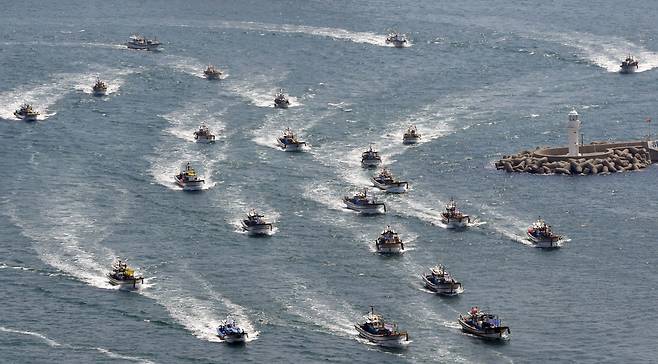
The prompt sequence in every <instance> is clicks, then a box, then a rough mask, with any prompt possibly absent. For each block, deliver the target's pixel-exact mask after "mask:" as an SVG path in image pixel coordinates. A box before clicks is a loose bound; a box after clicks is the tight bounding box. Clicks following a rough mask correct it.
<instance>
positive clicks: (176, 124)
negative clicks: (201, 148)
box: [162, 102, 226, 147]
mask: <svg viewBox="0 0 658 364" xmlns="http://www.w3.org/2000/svg"><path fill="white" fill-rule="evenodd" d="M213 105H214V104H213ZM225 111H226V109H223V110H221V111H218V112H211V111H210V110H209V107H208V106H207V105H206V107H200V105H199V103H198V102H193V103H187V104H185V105H184V106H183V108H182V109H180V110H175V111H172V112H170V113H168V114H165V115H162V117H163V118H164V119H165V120H167V121H168V122H169V124H170V125H171V127H170V128H167V129H166V130H167V132H169V133H170V134H172V135H174V136H176V137H178V138H180V139H183V140H185V141H188V142H195V139H194V132H195V131H196V130H198V128H199V125H201V124H206V125H207V126H208V128H209V129H210V131H211V132H212V133H213V134H215V136H216V140H218V139H219V138H221V136H222V135H223V131H224V129H225V128H226V125H225V124H224V123H223V122H222V121H221V119H220V118H221V116H222V115H223V114H224V112H225ZM209 147H214V146H209Z"/></svg>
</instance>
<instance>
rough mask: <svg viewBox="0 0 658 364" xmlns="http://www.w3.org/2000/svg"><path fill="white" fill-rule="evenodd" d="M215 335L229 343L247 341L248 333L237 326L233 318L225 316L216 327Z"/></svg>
mask: <svg viewBox="0 0 658 364" xmlns="http://www.w3.org/2000/svg"><path fill="white" fill-rule="evenodd" d="M217 337H219V338H220V339H221V340H222V341H225V342H227V343H229V344H240V343H244V342H245V341H247V338H248V337H249V334H248V333H247V332H246V331H245V330H244V329H242V328H241V327H240V326H238V324H236V323H235V321H234V320H233V319H231V318H228V317H227V318H226V320H224V321H222V323H221V324H220V325H219V327H217Z"/></svg>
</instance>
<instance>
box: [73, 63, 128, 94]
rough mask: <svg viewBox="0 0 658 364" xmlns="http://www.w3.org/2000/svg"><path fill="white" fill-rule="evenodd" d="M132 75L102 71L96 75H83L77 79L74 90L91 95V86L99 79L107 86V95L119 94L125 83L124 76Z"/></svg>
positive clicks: (124, 71)
mask: <svg viewBox="0 0 658 364" xmlns="http://www.w3.org/2000/svg"><path fill="white" fill-rule="evenodd" d="M132 73H134V71H130V70H118V69H103V70H101V71H99V72H97V73H95V74H94V73H85V74H82V75H80V77H79V78H78V79H77V81H76V83H75V85H74V88H75V89H76V90H78V91H82V92H84V93H85V94H88V95H91V94H92V93H93V86H94V83H96V79H97V78H98V79H100V80H102V81H104V82H105V83H106V84H107V94H108V95H112V94H115V93H117V92H119V89H120V88H121V86H123V84H124V83H125V82H126V76H129V75H130V74H132Z"/></svg>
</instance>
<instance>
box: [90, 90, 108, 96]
mask: <svg viewBox="0 0 658 364" xmlns="http://www.w3.org/2000/svg"><path fill="white" fill-rule="evenodd" d="M92 95H94V96H106V95H107V90H93V91H92Z"/></svg>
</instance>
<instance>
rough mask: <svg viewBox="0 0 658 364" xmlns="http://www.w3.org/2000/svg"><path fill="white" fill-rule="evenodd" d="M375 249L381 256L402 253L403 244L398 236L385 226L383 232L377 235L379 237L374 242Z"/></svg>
mask: <svg viewBox="0 0 658 364" xmlns="http://www.w3.org/2000/svg"><path fill="white" fill-rule="evenodd" d="M375 247H376V248H377V252H378V253H381V254H400V253H404V243H403V242H402V239H400V235H399V234H398V233H397V232H395V230H393V229H392V228H391V227H390V226H386V228H385V229H384V231H382V233H381V234H379V237H378V238H377V240H375Z"/></svg>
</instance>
